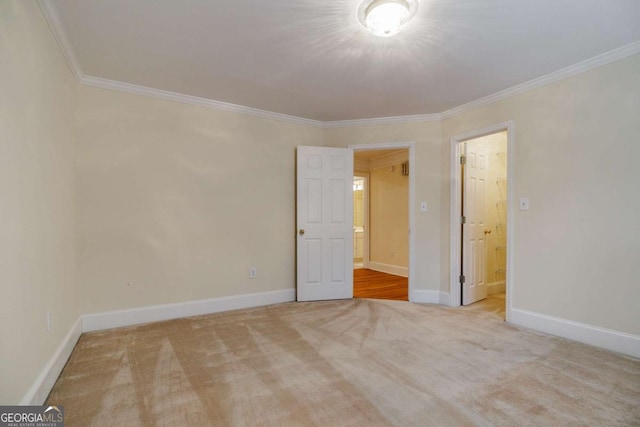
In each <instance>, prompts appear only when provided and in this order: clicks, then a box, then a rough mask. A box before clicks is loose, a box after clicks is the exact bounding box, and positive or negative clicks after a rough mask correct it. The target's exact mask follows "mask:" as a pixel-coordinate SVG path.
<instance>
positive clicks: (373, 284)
mask: <svg viewBox="0 0 640 427" xmlns="http://www.w3.org/2000/svg"><path fill="white" fill-rule="evenodd" d="M353 296H354V298H374V299H392V300H398V301H408V300H409V280H408V279H407V278H406V277H402V276H395V275H393V274H387V273H382V272H380V271H375V270H369V269H366V268H358V269H354V270H353Z"/></svg>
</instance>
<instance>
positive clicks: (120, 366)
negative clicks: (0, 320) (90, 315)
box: [47, 299, 640, 426]
mask: <svg viewBox="0 0 640 427" xmlns="http://www.w3.org/2000/svg"><path fill="white" fill-rule="evenodd" d="M47 404H59V405H64V407H65V415H66V422H67V424H66V425H67V426H91V425H105V426H116V425H117V426H125V425H126V426H135V425H149V426H151V425H163V426H164V425H166V426H191V425H192V426H206V425H232V426H254V425H265V426H268V425H272V426H297V425H318V426H370V425H376V426H378V425H380V426H382V425H397V426H429V425H438V426H449V425H452V426H463V425H483V426H486V425H506V426H525V425H536V426H572V425H589V426H605V425H640V409H639V404H640V361H639V360H637V359H632V358H629V357H624V356H620V355H617V354H613V353H610V352H607V351H604V350H599V349H597V348H593V347H589V346H586V345H582V344H579V343H574V342H571V341H567V340H564V339H561V338H555V337H551V336H546V335H543V334H538V333H534V332H531V331H528V330H524V329H519V328H516V327H512V326H509V325H508V324H506V323H505V322H503V321H502V320H501V319H500V318H499V317H498V316H497V315H496V314H495V313H491V312H487V311H482V306H481V305H478V306H475V307H474V306H470V307H465V308H461V309H451V308H445V307H440V306H429V305H418V304H411V303H408V302H400V301H384V300H366V299H356V300H345V301H331V302H315V303H289V304H281V305H275V306H270V307H266V308H260V309H250V310H241V311H236V312H229V313H220V314H214V315H208V316H201V317H194V318H189V319H180V320H173V321H168V322H162V323H155V324H149V325H143V326H137V327H129V328H122V329H117V330H110V331H104V332H94V333H89V334H84V335H82V337H81V338H80V341H79V342H78V345H77V346H76V348H75V350H74V352H73V354H72V356H71V358H70V360H69V362H68V364H67V366H66V367H65V369H64V371H63V373H62V375H61V377H60V378H59V379H58V382H57V383H56V385H55V387H54V389H53V391H52V393H51V395H50V396H49V399H48V401H47Z"/></svg>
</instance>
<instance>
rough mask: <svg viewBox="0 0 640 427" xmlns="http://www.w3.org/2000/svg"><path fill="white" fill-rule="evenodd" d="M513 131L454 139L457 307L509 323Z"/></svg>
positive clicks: (453, 272)
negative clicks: (483, 313) (493, 313)
mask: <svg viewBox="0 0 640 427" xmlns="http://www.w3.org/2000/svg"><path fill="white" fill-rule="evenodd" d="M511 126H512V125H511V123H505V124H501V125H497V126H494V127H490V128H486V129H483V130H480V131H477V132H471V133H468V134H465V135H461V136H458V137H455V138H452V144H453V146H452V163H453V162H454V161H455V163H454V164H452V181H451V192H452V197H451V201H452V210H451V212H452V215H451V224H452V226H451V248H452V251H451V277H452V279H451V292H450V295H451V305H452V306H459V305H465V306H466V305H474V307H475V308H474V309H476V310H478V309H480V310H485V311H491V312H495V313H496V314H497V315H498V316H500V317H502V318H503V319H505V318H507V319H508V315H509V306H510V304H509V303H510V292H509V288H510V286H509V284H510V269H509V268H508V266H509V265H510V264H511V263H510V256H509V255H510V247H511V246H510V244H509V242H510V240H511V235H510V234H511V233H510V224H511V221H510V217H511V215H510V214H511V213H510V209H509V206H510V203H509V202H510V200H512V198H511V197H510V194H511V193H512V188H511V185H510V177H511V176H513V171H512V170H511V167H510V165H509V161H508V159H509V158H510V157H511V150H512V145H513V137H512V132H511V131H510V129H511Z"/></svg>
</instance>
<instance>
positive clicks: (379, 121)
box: [324, 113, 442, 129]
mask: <svg viewBox="0 0 640 427" xmlns="http://www.w3.org/2000/svg"><path fill="white" fill-rule="evenodd" d="M441 119H442V115H441V114H439V113H436V114H414V115H410V116H393V117H376V118H371V119H353V120H331V121H328V122H324V127H325V128H327V129H333V128H346V127H355V126H372V125H397V124H401V123H413V122H435V121H438V120H441Z"/></svg>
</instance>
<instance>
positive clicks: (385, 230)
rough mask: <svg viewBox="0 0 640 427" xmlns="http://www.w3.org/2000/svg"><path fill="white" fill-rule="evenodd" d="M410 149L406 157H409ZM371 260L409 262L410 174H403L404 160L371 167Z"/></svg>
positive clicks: (374, 261) (398, 265)
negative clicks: (388, 164)
mask: <svg viewBox="0 0 640 427" xmlns="http://www.w3.org/2000/svg"><path fill="white" fill-rule="evenodd" d="M408 159H409V157H408V152H407V154H406V155H405V156H404V161H406V160H408ZM369 177H370V178H369V182H370V186H371V187H370V189H371V191H370V193H369V194H370V197H371V200H370V203H369V205H370V210H369V231H370V244H369V248H370V257H369V259H370V261H371V262H372V263H382V264H386V265H392V266H396V267H408V266H409V233H408V231H409V177H407V176H402V161H401V162H399V163H394V164H393V165H390V166H383V167H380V168H375V169H371V171H370V172H369Z"/></svg>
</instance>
